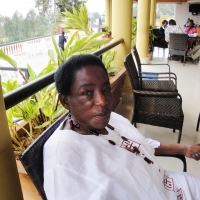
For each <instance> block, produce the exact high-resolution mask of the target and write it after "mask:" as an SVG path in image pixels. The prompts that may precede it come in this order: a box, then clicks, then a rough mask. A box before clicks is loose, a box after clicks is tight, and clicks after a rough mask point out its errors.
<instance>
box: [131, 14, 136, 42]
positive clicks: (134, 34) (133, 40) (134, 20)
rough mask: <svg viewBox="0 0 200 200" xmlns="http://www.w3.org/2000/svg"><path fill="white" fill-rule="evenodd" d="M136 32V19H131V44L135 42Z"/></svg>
mask: <svg viewBox="0 0 200 200" xmlns="http://www.w3.org/2000/svg"><path fill="white" fill-rule="evenodd" d="M136 34H137V19H136V18H133V19H132V46H134V45H135V44H136Z"/></svg>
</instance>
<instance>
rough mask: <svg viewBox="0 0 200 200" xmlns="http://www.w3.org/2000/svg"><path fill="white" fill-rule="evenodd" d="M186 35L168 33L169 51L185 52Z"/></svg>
mask: <svg viewBox="0 0 200 200" xmlns="http://www.w3.org/2000/svg"><path fill="white" fill-rule="evenodd" d="M187 39H188V35H187V34H185V33H170V36H169V49H175V50H183V51H186V50H187V46H188V44H187Z"/></svg>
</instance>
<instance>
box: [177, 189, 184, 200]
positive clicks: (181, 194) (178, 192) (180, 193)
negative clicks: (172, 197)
mask: <svg viewBox="0 0 200 200" xmlns="http://www.w3.org/2000/svg"><path fill="white" fill-rule="evenodd" d="M177 200H183V191H182V189H181V188H180V189H179V190H177Z"/></svg>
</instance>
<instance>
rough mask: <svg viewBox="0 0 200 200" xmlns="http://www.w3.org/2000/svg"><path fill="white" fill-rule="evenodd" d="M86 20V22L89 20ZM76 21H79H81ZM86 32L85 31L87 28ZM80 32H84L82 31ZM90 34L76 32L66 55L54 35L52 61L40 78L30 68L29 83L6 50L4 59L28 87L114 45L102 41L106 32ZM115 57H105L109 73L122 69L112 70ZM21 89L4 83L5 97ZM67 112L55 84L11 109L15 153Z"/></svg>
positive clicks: (66, 49) (112, 54) (107, 55)
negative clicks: (64, 65) (82, 35)
mask: <svg viewBox="0 0 200 200" xmlns="http://www.w3.org/2000/svg"><path fill="white" fill-rule="evenodd" d="M82 9H83V10H82V11H80V13H87V12H86V11H87V9H86V8H85V7H82ZM77 12H78V11H77ZM75 13H76V11H75ZM82 15H83V14H80V16H82ZM83 18H84V19H86V18H85V17H83ZM76 19H77V20H78V18H76ZM83 29H85V27H84V26H83ZM80 30H82V29H81V28H80ZM85 30H86V29H85ZM87 34H88V35H87V37H85V38H81V39H80V37H79V32H78V31H77V32H75V33H74V34H73V35H72V37H71V38H70V39H69V40H68V42H67V44H66V47H65V49H64V51H63V50H62V49H61V48H59V46H58V45H57V42H56V41H55V38H54V36H53V35H52V42H53V46H54V50H52V49H50V50H49V51H48V55H49V57H50V59H49V62H48V63H47V65H46V67H45V68H44V69H42V70H41V72H40V73H39V74H36V73H35V72H34V70H33V69H32V67H31V66H30V65H29V64H27V69H28V72H29V75H30V77H29V79H28V80H27V79H26V77H25V76H24V75H23V73H22V72H21V71H20V69H19V68H18V66H17V63H16V61H15V60H14V59H12V58H11V57H9V56H7V55H6V54H5V53H4V52H3V51H2V50H0V59H3V60H4V61H7V62H9V63H10V64H11V65H12V66H13V67H14V68H15V69H17V70H18V71H19V73H20V74H21V76H22V77H23V79H24V82H25V83H27V82H30V81H33V80H35V79H37V78H38V77H41V76H43V75H45V74H48V73H49V72H52V71H54V70H56V69H57V68H58V66H60V65H61V64H62V63H63V62H64V61H66V60H67V59H68V58H69V57H71V56H72V55H76V54H82V53H91V52H94V51H95V50H97V49H98V48H100V47H101V46H102V45H105V44H107V43H108V42H109V41H110V39H102V36H103V35H104V32H99V33H92V32H87ZM115 55H116V52H107V53H105V54H104V55H103V62H104V63H105V66H106V67H107V70H108V73H111V72H115V71H116V70H117V69H118V68H117V67H113V66H111V61H112V60H113V58H114V56H115ZM19 86H20V85H19V84H18V83H17V82H16V81H13V82H12V81H8V82H7V83H3V93H4V94H5V93H6V92H10V91H11V90H13V89H15V88H16V87H19ZM64 112H65V111H64V108H63V107H62V106H60V103H59V101H58V94H57V91H56V88H55V85H54V84H51V85H49V86H48V87H46V88H44V89H42V90H41V91H39V92H37V93H36V94H34V95H32V96H30V97H29V98H27V99H26V100H24V101H22V102H20V103H19V104H17V105H16V106H14V107H12V108H11V109H9V110H8V111H7V118H8V122H9V127H10V130H11V138H12V141H13V147H14V149H15V150H16V151H20V152H21V151H23V150H24V149H25V148H26V147H27V146H28V145H29V144H30V143H31V142H32V141H33V140H34V139H35V138H36V137H37V136H38V135H39V134H40V133H41V132H42V131H43V130H44V129H46V128H47V127H48V126H50V125H51V124H52V123H53V122H54V121H55V120H56V119H57V118H58V117H59V116H60V115H62V113H64ZM16 118H17V119H23V120H24V121H26V122H27V123H28V125H29V126H28V129H26V128H25V127H23V126H21V125H20V123H18V122H16V121H15V119H16ZM17 127H19V128H21V129H23V130H24V132H25V133H26V134H25V135H26V137H19V136H18V133H17Z"/></svg>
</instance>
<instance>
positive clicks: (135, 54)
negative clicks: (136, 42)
mask: <svg viewBox="0 0 200 200" xmlns="http://www.w3.org/2000/svg"><path fill="white" fill-rule="evenodd" d="M132 56H133V59H134V61H135V64H136V67H137V69H138V72H139V74H140V76H141V72H142V67H141V61H140V56H139V54H138V51H137V48H136V46H133V47H132Z"/></svg>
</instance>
